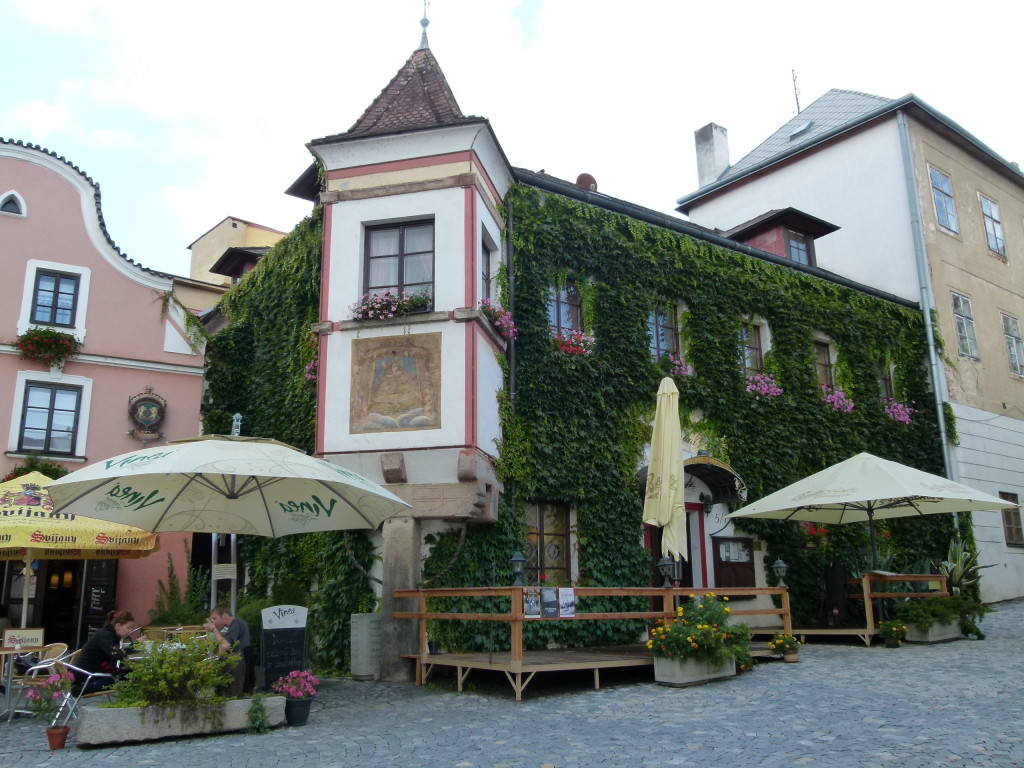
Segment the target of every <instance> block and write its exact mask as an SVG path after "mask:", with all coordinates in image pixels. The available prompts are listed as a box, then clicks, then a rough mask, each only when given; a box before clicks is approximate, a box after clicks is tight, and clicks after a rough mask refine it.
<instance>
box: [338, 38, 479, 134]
mask: <svg viewBox="0 0 1024 768" xmlns="http://www.w3.org/2000/svg"><path fill="white" fill-rule="evenodd" d="M462 122H467V119H466V116H465V115H464V114H462V110H461V109H459V105H458V102H456V101H455V94H453V93H452V90H451V88H449V87H448V81H447V80H445V77H444V73H443V72H442V71H441V67H440V66H438V63H437V59H435V58H434V54H432V53H431V52H430V49H429V48H420V49H417V50H416V51H414V52H413V54H412V56H410V57H409V60H408V61H406V62H405V65H404V66H403V67H402V68H401V69H400V70H398V74H396V75H395V76H394V78H392V80H391V82H390V83H388V84H387V87H386V88H384V90H383V91H381V92H380V95H379V96H378V97H377V98H376V99H374V101H373V103H372V104H371V105H370V106H369V107H368V108H367V110H366V111H365V112H364V113H363V115H362V117H360V118H359V119H358V120H356V122H355V124H354V125H353V126H352V127H351V128H349V129H348V131H347V133H346V134H345V135H346V136H354V135H359V136H372V135H374V134H382V133H397V132H401V131H408V130H414V129H417V128H435V127H438V126H442V125H453V124H457V123H462Z"/></svg>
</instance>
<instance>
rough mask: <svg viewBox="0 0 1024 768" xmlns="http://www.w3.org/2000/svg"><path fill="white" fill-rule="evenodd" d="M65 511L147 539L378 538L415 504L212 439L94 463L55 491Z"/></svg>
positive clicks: (296, 456)
mask: <svg viewBox="0 0 1024 768" xmlns="http://www.w3.org/2000/svg"><path fill="white" fill-rule="evenodd" d="M48 490H49V491H50V494H51V496H52V497H53V501H54V509H55V510H57V511H67V512H77V513H81V514H85V515H89V516H90V517H96V518H99V519H101V520H110V521H113V522H119V523H127V524H130V525H134V526H136V527H138V528H143V529H145V530H147V531H153V532H156V533H159V532H161V531H191V532H211V533H214V532H216V533H238V534H249V535H255V536H270V537H277V536H287V535H289V534H292V533H307V532H311V531H333V530H347V529H357V528H364V529H374V528H377V527H378V526H379V525H380V524H381V523H382V522H383V521H384V520H386V519H387V518H389V517H391V516H393V515H395V514H398V513H399V512H401V511H402V510H404V509H407V508H408V507H409V506H410V505H409V504H406V503H405V502H404V501H402V500H401V499H400V498H398V497H397V496H395V495H393V494H392V493H390V492H388V491H386V490H384V489H383V488H381V487H380V486H379V485H377V484H376V483H373V482H371V481H370V480H367V479H366V478H365V477H362V476H361V475H357V474H356V473H354V472H350V471H348V470H347V469H344V468H343V467H339V466H338V465H336V464H332V463H330V462H328V461H324V460H323V459H316V458H313V457H311V456H307V455H306V454H304V453H302V452H301V451H298V450H296V449H295V448H292V447H291V446H288V445H285V444H284V443H279V442H277V441H276V440H267V439H263V438H253V437H234V436H226V435H205V436H202V437H197V438H190V439H188V440H177V441H174V442H172V443H170V444H168V445H166V446H159V447H150V448H144V449H141V450H138V451H133V452H132V453H126V454H122V455H120V456H115V457H114V458H111V459H107V460H106V461H101V462H97V463H96V464H91V465H89V466H88V467H85V468H83V469H80V470H78V471H76V472H72V473H71V474H69V475H66V476H65V477H62V478H60V479H59V480H56V481H55V482H53V483H52V484H50V486H49V489H48Z"/></svg>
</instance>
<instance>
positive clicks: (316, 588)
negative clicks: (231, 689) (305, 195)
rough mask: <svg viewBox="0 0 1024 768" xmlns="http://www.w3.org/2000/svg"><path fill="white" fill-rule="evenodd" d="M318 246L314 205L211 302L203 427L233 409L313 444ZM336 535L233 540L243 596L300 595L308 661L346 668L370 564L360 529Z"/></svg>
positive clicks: (268, 429) (250, 425)
mask: <svg viewBox="0 0 1024 768" xmlns="http://www.w3.org/2000/svg"><path fill="white" fill-rule="evenodd" d="M322 248H323V224H322V213H321V209H316V210H315V211H314V212H313V213H312V214H311V215H310V216H309V217H307V218H306V219H305V220H303V221H302V222H301V223H300V224H299V225H298V226H296V228H295V229H294V230H293V231H292V232H291V234H289V235H288V237H286V238H284V239H283V240H281V241H280V242H279V243H277V244H276V245H275V246H274V247H273V248H271V249H270V251H269V252H268V253H267V254H266V255H265V256H264V257H263V258H262V259H261V260H260V262H259V263H258V264H257V265H256V267H255V269H253V270H252V271H251V272H249V273H248V274H247V275H245V276H244V277H243V278H242V279H241V281H239V283H238V284H237V285H235V286H234V287H233V288H232V289H231V290H230V291H228V293H226V294H225V295H224V298H223V299H222V300H221V303H220V305H219V307H220V311H221V312H222V313H223V314H224V318H225V320H226V321H227V326H226V327H225V328H224V329H223V330H221V331H219V332H217V333H216V334H215V335H214V336H213V337H212V338H211V339H210V341H209V343H208V344H207V352H206V365H207V382H208V386H207V391H206V396H205V399H204V405H203V425H204V429H205V431H206V432H211V433H220V434H228V433H230V431H231V418H232V415H233V414H235V413H241V414H242V417H243V419H242V433H243V434H246V435H253V436H258V437H272V438H274V439H276V440H281V441H282V442H285V443H288V444H290V445H294V446H295V447H296V448H299V449H301V450H303V451H307V452H311V451H312V450H313V447H314V439H315V429H316V385H315V383H314V382H312V381H309V380H307V378H306V376H305V372H306V365H307V364H308V363H309V362H310V361H311V360H312V359H313V357H314V355H315V354H316V351H317V345H316V337H315V336H313V335H312V334H311V333H310V330H309V328H310V325H312V324H313V323H315V322H316V321H317V320H318V319H319V308H320V261H321V252H322ZM345 538H346V534H344V533H337V532H331V533H312V534H302V535H298V536H287V537H284V538H281V539H267V538H261V537H256V536H246V537H242V541H241V544H240V551H241V553H242V557H243V558H244V560H245V562H246V565H247V568H248V574H249V583H248V584H247V585H246V595H245V602H246V603H252V604H254V607H260V606H262V604H263V603H266V602H267V600H268V599H270V598H275V599H279V600H282V599H283V600H288V601H289V602H292V601H295V600H299V601H301V604H303V605H306V606H307V607H308V608H309V609H310V630H311V635H312V637H313V638H314V640H313V642H312V643H311V645H310V655H311V661H312V663H313V664H314V665H315V666H317V667H318V668H321V669H328V670H344V669H347V668H348V664H349V616H350V614H352V613H357V612H360V611H362V610H364V609H365V607H366V606H367V605H372V604H373V599H372V597H373V596H372V591H371V590H370V587H369V584H368V583H367V580H366V576H365V575H364V573H363V572H362V571H361V570H360V568H362V569H363V570H369V568H370V565H371V564H372V561H373V557H374V552H373V547H372V545H371V544H370V541H369V539H368V538H367V537H366V535H364V534H363V533H361V532H358V533H357V532H351V533H349V534H348V535H347V538H348V546H347V548H346V545H345ZM349 552H351V553H352V555H351V557H350V556H349ZM353 560H354V561H355V563H354V562H353ZM357 564H358V565H357ZM257 615H258V614H257Z"/></svg>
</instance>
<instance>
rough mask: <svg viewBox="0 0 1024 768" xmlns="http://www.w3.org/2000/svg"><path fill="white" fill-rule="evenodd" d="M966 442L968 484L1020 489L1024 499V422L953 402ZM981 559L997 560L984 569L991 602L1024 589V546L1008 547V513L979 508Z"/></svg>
mask: <svg viewBox="0 0 1024 768" xmlns="http://www.w3.org/2000/svg"><path fill="white" fill-rule="evenodd" d="M953 412H954V413H955V414H956V420H957V421H956V425H957V432H958V434H959V437H960V445H959V446H957V447H956V448H955V449H954V451H955V460H956V462H957V468H958V470H959V473H960V477H959V480H960V482H961V483H963V484H964V485H967V486H970V487H971V488H977V489H978V490H979V491H984V492H985V493H988V494H991V495H992V496H997V495H998V494H999V492H1000V491H1003V492H1007V493H1016V494H1017V496H1018V497H1019V498H1020V499H1021V500H1022V501H1024V422H1022V421H1021V420H1019V419H1012V418H1009V417H1007V416H1000V415H998V414H993V413H990V412H988V411H982V410H979V409H977V408H971V407H969V406H965V405H960V404H958V403H953ZM974 536H975V539H976V540H977V542H978V561H979V562H980V563H981V564H982V565H985V564H988V563H996V564H997V565H996V566H995V567H994V568H986V569H985V570H983V571H982V572H981V594H982V600H983V601H984V602H986V603H988V602H995V601H998V600H1008V599H1011V598H1014V597H1019V596H1020V595H1022V594H1024V547H1008V546H1006V538H1005V536H1004V533H1003V517H1002V512H999V511H992V512H975V513H974Z"/></svg>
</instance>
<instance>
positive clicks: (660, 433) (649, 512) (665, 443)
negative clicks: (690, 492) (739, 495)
mask: <svg viewBox="0 0 1024 768" xmlns="http://www.w3.org/2000/svg"><path fill="white" fill-rule="evenodd" d="M682 454H683V452H682V430H681V429H680V428H679V390H678V389H676V385H675V383H674V382H673V381H672V379H671V378H670V377H668V376H666V377H665V378H663V379H662V380H661V386H660V387H658V406H657V409H656V410H655V412H654V432H653V434H652V435H651V460H650V465H649V466H648V469H647V494H646V495H645V496H644V522H645V523H648V524H649V525H659V526H661V527H662V534H661V553H662V555H664V556H665V557H670V558H672V559H673V560H679V559H681V558H682V559H685V556H686V506H685V505H684V504H683V455H682Z"/></svg>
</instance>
